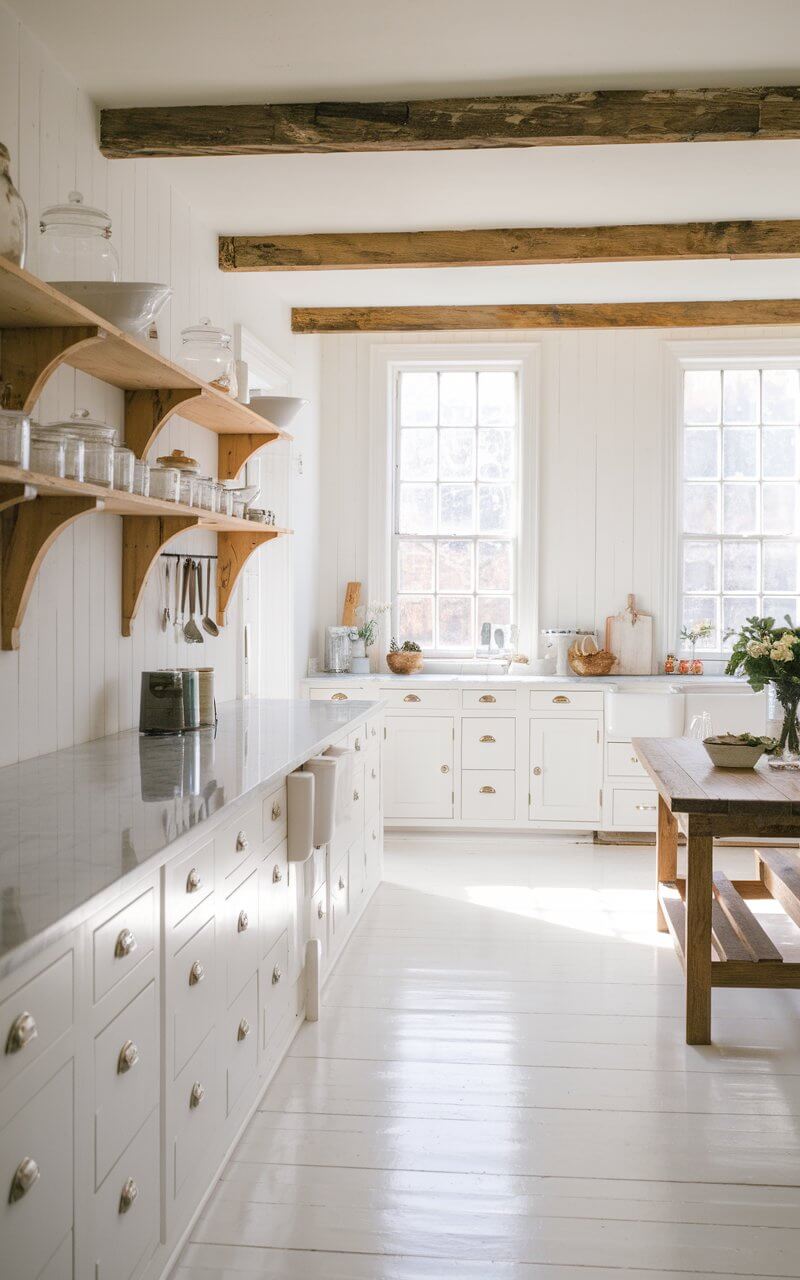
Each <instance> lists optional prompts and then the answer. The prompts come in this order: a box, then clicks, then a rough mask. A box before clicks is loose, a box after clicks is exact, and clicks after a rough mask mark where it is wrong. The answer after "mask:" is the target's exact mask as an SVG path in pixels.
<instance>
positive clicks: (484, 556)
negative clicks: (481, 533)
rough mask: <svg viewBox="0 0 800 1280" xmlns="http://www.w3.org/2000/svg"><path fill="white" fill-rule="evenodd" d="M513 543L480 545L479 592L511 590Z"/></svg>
mask: <svg viewBox="0 0 800 1280" xmlns="http://www.w3.org/2000/svg"><path fill="white" fill-rule="evenodd" d="M511 572H512V567H511V543H510V542H479V543H478V590H479V591H510V590H511Z"/></svg>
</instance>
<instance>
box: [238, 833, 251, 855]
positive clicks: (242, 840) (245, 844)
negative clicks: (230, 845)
mask: <svg viewBox="0 0 800 1280" xmlns="http://www.w3.org/2000/svg"><path fill="white" fill-rule="evenodd" d="M249 847H250V841H249V840H248V839H247V836H246V834H245V832H244V831H240V832H239V834H238V835H237V837H236V850H237V852H238V853H244V851H245V849H248V848H249Z"/></svg>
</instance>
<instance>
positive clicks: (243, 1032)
mask: <svg viewBox="0 0 800 1280" xmlns="http://www.w3.org/2000/svg"><path fill="white" fill-rule="evenodd" d="M249 1035H250V1023H249V1022H248V1021H247V1018H242V1020H241V1022H240V1023H239V1028H238V1030H237V1032H236V1039H237V1040H246V1039H247V1037H248V1036H249Z"/></svg>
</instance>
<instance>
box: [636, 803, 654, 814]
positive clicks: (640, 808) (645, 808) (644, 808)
mask: <svg viewBox="0 0 800 1280" xmlns="http://www.w3.org/2000/svg"><path fill="white" fill-rule="evenodd" d="M655 807H656V806H655V805H654V804H637V806H636V811H637V813H649V812H650V810H651V809H655Z"/></svg>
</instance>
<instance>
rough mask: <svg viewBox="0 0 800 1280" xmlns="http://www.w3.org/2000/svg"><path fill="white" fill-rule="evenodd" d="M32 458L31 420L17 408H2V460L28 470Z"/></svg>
mask: <svg viewBox="0 0 800 1280" xmlns="http://www.w3.org/2000/svg"><path fill="white" fill-rule="evenodd" d="M30 458H31V420H30V418H29V417H28V415H27V413H22V412H21V411H19V410H17V409H0V462H2V464H3V465H4V466H6V467H22V469H23V471H27V469H28V467H29V465H30Z"/></svg>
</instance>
